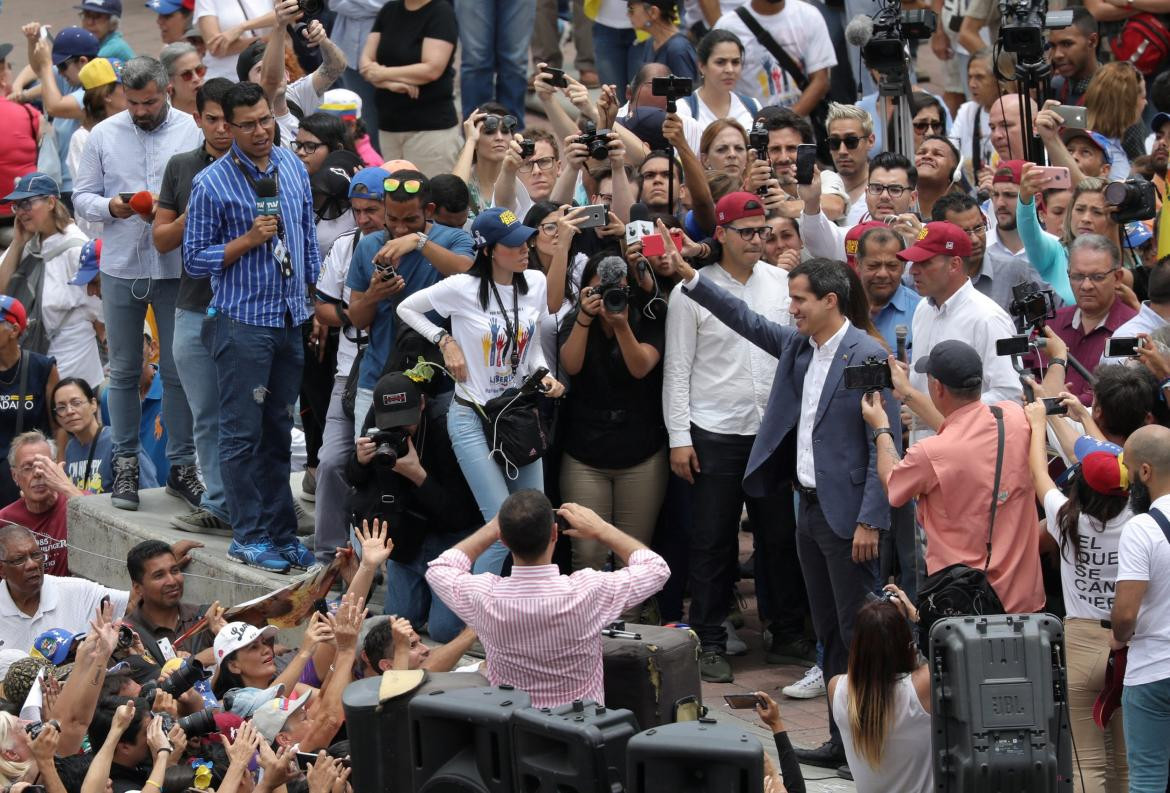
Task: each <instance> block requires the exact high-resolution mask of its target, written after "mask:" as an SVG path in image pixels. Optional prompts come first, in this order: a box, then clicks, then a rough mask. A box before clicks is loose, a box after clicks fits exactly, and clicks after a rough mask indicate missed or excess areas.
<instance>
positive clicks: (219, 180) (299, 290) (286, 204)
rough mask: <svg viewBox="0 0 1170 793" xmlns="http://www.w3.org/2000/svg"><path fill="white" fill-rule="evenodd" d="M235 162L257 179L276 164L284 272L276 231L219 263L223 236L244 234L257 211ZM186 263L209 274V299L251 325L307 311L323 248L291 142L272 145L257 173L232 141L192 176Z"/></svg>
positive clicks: (299, 318)
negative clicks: (288, 268) (288, 267)
mask: <svg viewBox="0 0 1170 793" xmlns="http://www.w3.org/2000/svg"><path fill="white" fill-rule="evenodd" d="M237 161H238V162H239V163H240V166H243V168H245V169H246V170H247V171H248V173H249V174H250V175H251V176H252V178H253V179H255V180H257V181H259V180H260V179H261V178H263V177H265V176H267V177H269V178H271V177H272V175H273V173H274V172H278V173H279V175H280V177H279V181H280V218H281V222H282V224H283V228H284V244H285V245H286V246H287V247H288V251H289V255H290V256H291V259H292V269H293V274H292V276H290V277H288V278H286V277H285V276H284V275H282V274H281V270H280V264H279V263H278V262H277V260H276V257H275V256H274V255H273V248H274V246H275V244H276V238H275V237H273V238H272V240H270V241H269V242H268V243H266V244H264V245H260V246H257V247H255V248H252V249H251V250H249V251H247V252H246V253H245V254H244V255H243V256H241V257H240V258H239V259H238V260H237V261H236V263H235V264H233V265H231V266H230V267H224V265H223V252H224V248H225V247H226V245H227V243H229V242H231V241H232V240H234V239H236V238H237V237H242V236H243V235H244V234H246V233H248V230H249V229H251V228H252V220H253V218H255V217H256V191H255V190H253V188H252V185H251V184H249V183H248V180H247V179H246V178H245V177H244V174H243V173H241V171H240V167H239V166H237V165H236V162H237ZM183 266H184V267H186V269H187V273H188V275H190V276H192V277H193V278H207V277H208V276H210V277H211V287H212V289H213V290H214V292H215V294H214V295H213V297H212V298H211V305H212V306H213V307H214V308H216V309H217V310H219V311H222V312H223V313H225V314H227V315H228V316H229V317H231V318H232V319H234V320H236V321H238V322H243V323H245V324H248V325H260V326H262V327H269V328H279V327H282V326H283V325H284V324H285V316H286V314H291V316H292V319H293V322H295V323H297V324H299V323H301V322H304V321H305V320H307V319H308V318H309V315H310V309H309V303H308V295H309V294H311V292H310V290H311V289H312V288H313V286H314V285H315V284H316V283H317V276H318V274H319V273H320V271H321V251H320V249H319V248H318V247H317V230H316V223H315V218H314V215H313V193H312V190H311V189H310V187H309V174H308V172H307V171H306V170H305V166H304V165H303V164H302V163H301V161H300V160H299V159H298V158H297V156H296V155H295V154H293V153H292V152H291V151H289V150H288V149H285V148H282V147H280V146H273V147H272V154H271V155H270V158H269V161H268V170H267V171H265V172H263V173H261V172H260V170H259V169H258V168H257V167H256V166H255V164H254V163H253V162H252V161H251V160H250V159H248V157H247V155H245V154H244V153H243V152H242V151H241V150H240V149H239V148H238V147H237V146H236V145H235V144H234V143H233V144H232V148H231V150H230V151H229V152H228V153H227V155H226V156H224V157H221V158H220V159H219V160H217V161H216V162H214V163H212V164H211V165H209V166H207V168H205V169H204V170H203V171H202V172H200V173H199V174H198V175H197V176H196V177H195V186H194V188H193V189H192V191H191V200H190V201H189V202H188V204H187V227H186V229H185V230H184V232H183Z"/></svg>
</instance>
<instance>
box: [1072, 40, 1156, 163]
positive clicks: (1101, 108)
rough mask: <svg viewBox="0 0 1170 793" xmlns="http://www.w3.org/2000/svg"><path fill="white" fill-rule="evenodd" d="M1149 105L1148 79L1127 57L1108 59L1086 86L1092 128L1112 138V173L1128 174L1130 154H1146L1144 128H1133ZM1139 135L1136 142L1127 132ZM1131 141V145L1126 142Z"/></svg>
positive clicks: (1088, 113) (1087, 105) (1088, 118)
mask: <svg viewBox="0 0 1170 793" xmlns="http://www.w3.org/2000/svg"><path fill="white" fill-rule="evenodd" d="M1145 107H1146V81H1145V80H1144V79H1143V78H1142V76H1141V74H1139V73H1138V70H1137V69H1135V68H1133V66H1132V65H1130V64H1129V63H1128V62H1126V61H1118V62H1114V63H1107V64H1105V65H1104V66H1101V67H1100V68H1098V69H1097V71H1096V72H1094V73H1093V78H1092V79H1091V80H1089V87H1088V88H1087V89H1086V90H1085V110H1086V111H1087V120H1088V122H1089V129H1091V130H1094V131H1095V132H1100V133H1101V134H1102V135H1104V136H1105V137H1106V138H1108V139H1109V160H1110V163H1109V177H1110V178H1111V179H1127V178H1129V156H1130V154H1131V153H1132V154H1133V155H1134V156H1138V155H1140V154H1144V153H1145V150H1144V146H1145V141H1144V139H1143V138H1144V136H1143V135H1142V134H1141V128H1140V127H1139V128H1138V131H1137V132H1131V129H1132V128H1133V127H1134V125H1136V124H1137V123H1138V122H1139V121H1140V120H1141V117H1142V111H1143V110H1145ZM1133 135H1136V136H1137V140H1136V147H1135V142H1133V141H1129V140H1127V137H1128V136H1133ZM1126 144H1129V145H1126Z"/></svg>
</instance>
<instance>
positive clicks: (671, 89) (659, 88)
mask: <svg viewBox="0 0 1170 793" xmlns="http://www.w3.org/2000/svg"><path fill="white" fill-rule="evenodd" d="M694 91H695V84H694V82H693V81H692V80H691V78H690V77H676V76H675V75H673V74H669V75H667V76H666V77H652V78H650V93H651V94H653V95H654V96H665V97H666V112H667V113H673V112H675V111H676V110H677V109H678V100H679V98H681V97H684V96H690V95H691V94H692V93H694Z"/></svg>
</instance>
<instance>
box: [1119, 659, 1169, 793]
mask: <svg viewBox="0 0 1170 793" xmlns="http://www.w3.org/2000/svg"><path fill="white" fill-rule="evenodd" d="M1121 715H1122V718H1124V719H1125V759H1126V762H1127V764H1128V765H1129V793H1165V791H1166V778H1167V763H1170V741H1168V740H1167V739H1166V736H1167V734H1170V678H1163V679H1162V680H1156V681H1154V682H1153V683H1146V684H1145V685H1140V686H1130V685H1127V686H1126V687H1125V688H1124V689H1123V690H1122V692H1121Z"/></svg>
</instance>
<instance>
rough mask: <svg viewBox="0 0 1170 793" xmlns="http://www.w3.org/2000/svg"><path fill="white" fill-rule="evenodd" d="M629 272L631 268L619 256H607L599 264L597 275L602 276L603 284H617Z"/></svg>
mask: <svg viewBox="0 0 1170 793" xmlns="http://www.w3.org/2000/svg"><path fill="white" fill-rule="evenodd" d="M627 272H629V266H628V265H627V264H626V262H625V260H624V259H622V258H620V257H617V256H606V257H605V258H604V259H602V260H601V261H600V262H598V264H597V274H598V275H599V276H601V283H603V284H615V283H617V282H618V281H620V280H621V279H622V278H623V277H624V276H625V275H626V273H627Z"/></svg>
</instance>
